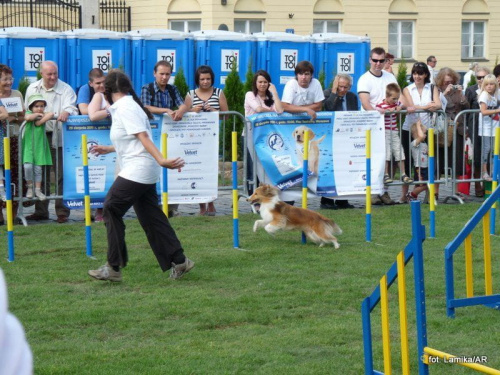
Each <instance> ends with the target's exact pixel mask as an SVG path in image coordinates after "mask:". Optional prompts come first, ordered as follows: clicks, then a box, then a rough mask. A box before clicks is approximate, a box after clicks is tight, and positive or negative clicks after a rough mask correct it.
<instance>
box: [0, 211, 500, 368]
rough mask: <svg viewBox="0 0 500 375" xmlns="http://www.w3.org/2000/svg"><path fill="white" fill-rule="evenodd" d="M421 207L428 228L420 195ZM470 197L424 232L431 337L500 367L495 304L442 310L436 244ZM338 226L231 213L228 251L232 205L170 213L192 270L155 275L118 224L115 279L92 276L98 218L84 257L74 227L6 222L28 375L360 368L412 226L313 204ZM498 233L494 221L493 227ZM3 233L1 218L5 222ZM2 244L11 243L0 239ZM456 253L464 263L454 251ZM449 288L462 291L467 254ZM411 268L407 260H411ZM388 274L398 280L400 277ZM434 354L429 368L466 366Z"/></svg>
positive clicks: (133, 235) (497, 246)
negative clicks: (384, 280)
mask: <svg viewBox="0 0 500 375" xmlns="http://www.w3.org/2000/svg"><path fill="white" fill-rule="evenodd" d="M422 208H423V210H424V211H423V213H422V218H423V221H424V224H426V226H427V234H428V212H426V211H425V210H427V209H428V206H426V205H423V206H422ZM477 208H478V205H477V204H472V203H471V204H467V205H439V206H438V208H437V223H438V225H437V239H427V240H426V241H425V242H424V258H425V264H424V267H425V277H426V280H425V281H426V284H425V285H426V297H427V322H428V341H429V346H431V347H433V348H435V349H438V350H442V351H446V352H450V353H452V354H456V355H487V356H488V361H489V362H488V364H487V365H489V366H491V367H494V368H500V324H499V323H500V314H499V312H498V311H495V310H492V309H488V308H485V307H469V308H462V309H458V310H457V315H456V318H455V319H448V318H447V317H446V311H445V299H444V293H445V287H444V265H443V259H444V256H443V249H444V247H445V246H446V244H447V243H448V242H449V241H450V240H451V239H452V238H453V237H454V236H455V235H456V234H457V233H458V231H459V230H460V229H461V228H462V226H463V225H464V224H465V223H466V222H467V220H468V219H469V218H470V217H471V215H472V214H473V213H474V212H475V210H476V209H477ZM322 213H324V214H325V215H327V216H329V217H334V218H335V220H336V221H337V222H338V223H339V225H340V227H341V228H342V229H343V230H344V234H343V235H342V236H340V237H339V242H340V245H341V247H340V249H338V250H334V249H333V247H326V248H319V247H317V246H315V245H313V244H307V245H302V244H301V242H300V234H299V233H293V232H288V233H278V234H277V235H276V236H275V237H274V238H273V237H270V236H269V235H268V234H267V233H265V232H264V231H263V230H261V231H259V232H257V233H256V234H254V233H253V232H252V230H251V228H252V224H253V221H254V220H255V219H256V218H257V217H256V216H255V215H251V214H248V215H243V216H242V217H241V218H240V233H241V238H240V243H241V249H240V250H236V249H234V248H233V242H232V218H231V217H229V216H218V217H215V218H207V217H176V218H174V219H172V225H173V226H174V228H175V230H176V231H177V234H178V236H179V237H180V239H181V241H182V243H183V246H184V248H185V251H186V254H187V255H188V256H189V257H190V258H191V259H193V260H194V261H195V262H196V267H195V268H194V269H193V271H191V272H190V273H189V274H188V275H186V276H185V278H183V279H181V280H179V281H171V280H169V279H168V273H162V272H161V271H160V268H159V266H158V264H157V263H156V260H155V258H154V255H153V253H152V251H151V250H150V249H149V246H148V244H147V241H146V238H145V236H144V234H143V232H142V229H141V228H140V226H139V225H138V223H137V222H136V221H135V220H129V221H127V241H128V246H129V253H130V263H129V266H128V267H126V268H125V269H124V270H123V278H124V281H123V282H122V283H109V282H99V281H95V280H91V279H90V278H89V277H88V276H87V270H89V269H94V268H97V267H98V266H100V265H101V264H103V263H104V262H105V253H106V239H105V233H104V226H103V225H102V224H97V225H94V226H93V243H94V253H95V256H96V258H97V260H93V259H90V258H87V257H86V256H85V237H84V226H83V224H80V223H77V224H69V225H56V224H50V225H35V226H31V227H28V228H24V227H20V226H16V227H15V235H16V237H15V244H16V261H15V262H13V263H8V262H7V261H6V260H5V257H2V259H1V260H0V266H1V267H2V268H3V270H4V272H5V276H6V280H7V282H8V287H9V289H8V291H9V300H10V310H11V311H12V312H13V313H14V314H15V315H16V316H17V317H18V318H19V319H20V320H21V322H22V323H23V325H24V327H25V329H26V333H27V337H28V340H29V343H30V345H31V348H32V350H33V353H34V359H35V372H36V374H174V373H175V374H343V375H347V374H362V373H364V365H363V345H362V331H361V313H360V307H361V302H362V300H363V298H365V297H366V296H367V295H369V294H370V293H371V292H372V290H373V289H374V288H375V286H376V285H377V283H378V282H379V279H380V277H381V276H382V275H383V274H384V273H385V272H386V271H387V270H388V269H389V267H390V265H391V264H392V263H393V262H394V261H395V258H396V255H397V253H398V252H399V251H401V250H402V249H403V248H404V246H405V245H406V243H407V242H408V241H409V239H410V236H411V233H410V232H411V223H410V219H409V218H410V208H409V206H408V205H404V206H392V207H383V208H376V209H374V211H373V241H372V243H366V242H365V240H364V239H365V232H364V211H362V210H360V209H354V210H342V211H322ZM497 231H498V225H497ZM1 234H2V236H1V237H0V238H3V240H4V244H6V237H5V229H4V228H3V229H2V233H1ZM481 238H482V235H481V228H477V229H476V231H475V232H474V241H473V243H474V275H475V290H476V292H477V294H478V295H481V294H483V291H484V286H483V285H484V284H483V281H482V280H483V270H482V267H483V263H482V261H481V254H482V244H481ZM491 243H492V250H493V270H494V273H493V281H494V290H493V292H494V293H499V290H500V285H499V280H500V267H499V264H500V256H499V250H500V238H499V237H497V236H494V237H493V238H492V242H491ZM3 249H4V251H5V254H6V252H7V251H6V250H5V249H6V245H3ZM460 254H461V255H459V256H458V259H459V260H463V251H461V252H460ZM459 263H460V264H458V265H457V268H456V276H457V278H458V279H459V280H458V281H457V283H456V291H457V294H458V295H459V296H465V287H464V272H463V269H464V267H463V262H459ZM410 265H412V263H411V264H410ZM407 269H408V270H407V284H408V304H409V307H410V312H409V325H410V327H411V328H410V331H411V332H410V341H411V344H410V346H411V350H412V358H411V362H412V373H417V371H416V349H415V347H416V339H415V325H414V321H415V316H414V306H413V305H414V304H413V300H412V298H413V282H412V280H413V279H412V277H413V272H412V267H409V268H408V267H407ZM395 286H396V285H394V287H395ZM394 287H393V288H392V289H391V290H390V309H391V310H390V311H391V323H390V324H391V338H392V340H393V341H392V358H393V362H394V366H393V373H395V374H399V373H401V369H400V355H399V339H398V337H399V328H398V327H399V320H398V317H397V314H396V311H397V303H396V302H397V290H396V289H394ZM379 317H380V309H379V308H376V309H375V310H374V312H373V313H372V324H373V336H374V355H375V357H376V369H378V370H380V371H382V370H383V364H382V354H381V353H382V347H381V333H380V318H379ZM471 372H472V373H473V371H472V370H468V369H462V368H458V367H450V365H445V364H439V365H433V366H432V367H431V370H430V373H431V374H469V373H471Z"/></svg>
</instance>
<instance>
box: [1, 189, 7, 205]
mask: <svg viewBox="0 0 500 375" xmlns="http://www.w3.org/2000/svg"><path fill="white" fill-rule="evenodd" d="M0 199H1V200H3V201H4V202H5V201H6V200H7V195H6V194H5V188H4V187H3V186H1V187H0Z"/></svg>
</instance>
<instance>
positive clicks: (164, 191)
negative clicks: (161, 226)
mask: <svg viewBox="0 0 500 375" xmlns="http://www.w3.org/2000/svg"><path fill="white" fill-rule="evenodd" d="M167 137H168V136H167V133H162V135H161V153H162V155H163V157H164V158H165V159H166V158H167ZM162 177H163V189H162V193H161V196H162V200H163V202H162V203H163V204H162V207H163V213H164V214H165V216H167V217H168V169H167V168H163V171H162Z"/></svg>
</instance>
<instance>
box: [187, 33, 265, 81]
mask: <svg viewBox="0 0 500 375" xmlns="http://www.w3.org/2000/svg"><path fill="white" fill-rule="evenodd" d="M193 37H194V40H195V53H196V67H198V66H200V65H209V66H210V67H211V68H212V70H213V71H214V75H215V82H214V86H216V87H219V88H221V89H223V88H224V86H225V82H226V78H227V76H228V75H229V73H231V69H233V67H235V68H236V71H237V72H238V73H239V76H240V79H241V81H242V82H245V75H246V72H247V70H248V65H249V64H251V66H252V71H255V70H256V68H255V66H256V60H255V59H256V53H255V51H256V44H255V38H254V37H253V36H252V35H249V34H243V33H235V32H232V31H223V30H205V31H196V32H194V33H193ZM196 67H195V69H196Z"/></svg>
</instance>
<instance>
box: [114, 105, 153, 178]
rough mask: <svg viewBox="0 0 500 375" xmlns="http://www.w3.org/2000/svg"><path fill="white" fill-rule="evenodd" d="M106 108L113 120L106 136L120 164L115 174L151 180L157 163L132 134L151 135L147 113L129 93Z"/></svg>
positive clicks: (150, 136)
mask: <svg viewBox="0 0 500 375" xmlns="http://www.w3.org/2000/svg"><path fill="white" fill-rule="evenodd" d="M109 111H110V113H111V118H112V120H113V122H112V124H111V131H110V134H109V137H110V139H111V142H112V143H113V146H114V147H115V150H116V153H117V154H118V158H119V160H120V161H121V168H122V169H121V171H120V173H119V174H118V176H120V177H123V178H125V179H127V180H130V181H134V182H139V183H141V184H155V183H156V182H157V181H158V179H159V177H160V172H161V167H160V166H159V165H158V163H157V162H156V160H155V159H154V158H153V156H152V155H151V154H150V153H149V152H148V151H147V150H146V149H145V148H144V146H143V145H142V143H141V141H140V140H139V138H137V137H136V136H135V134H138V133H141V132H147V134H148V136H149V138H150V139H151V140H152V139H153V137H152V133H151V125H150V124H149V119H148V117H147V116H146V114H145V113H144V111H143V110H142V108H141V107H140V106H139V104H137V103H136V102H135V101H134V99H133V98H132V97H131V96H125V97H123V98H120V99H118V100H117V101H116V102H115V103H113V105H112V106H111V107H109Z"/></svg>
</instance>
